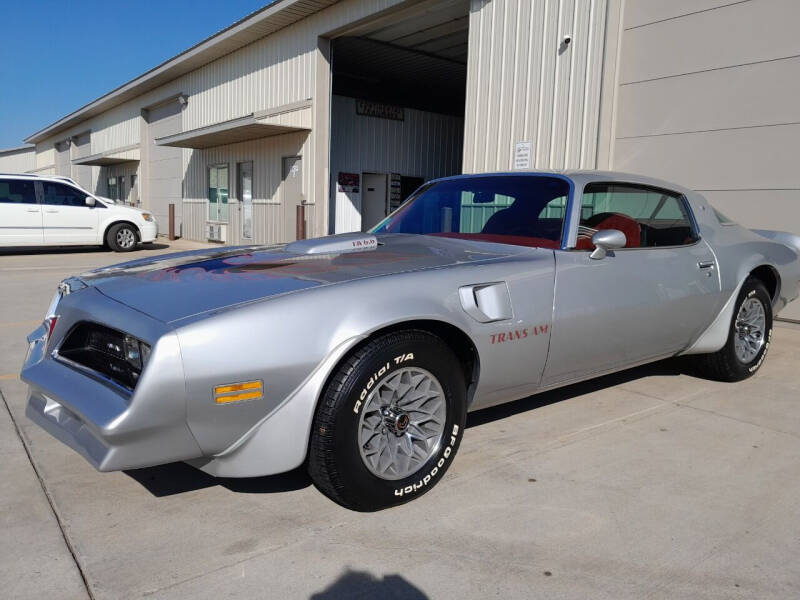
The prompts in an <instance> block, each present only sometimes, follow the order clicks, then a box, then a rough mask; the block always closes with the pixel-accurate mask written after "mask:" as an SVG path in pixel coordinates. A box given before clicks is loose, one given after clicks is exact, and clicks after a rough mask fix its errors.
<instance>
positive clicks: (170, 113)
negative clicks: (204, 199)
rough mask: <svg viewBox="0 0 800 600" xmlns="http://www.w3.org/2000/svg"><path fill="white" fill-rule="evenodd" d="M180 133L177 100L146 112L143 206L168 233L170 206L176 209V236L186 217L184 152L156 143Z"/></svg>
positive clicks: (160, 228) (160, 229) (161, 230)
mask: <svg viewBox="0 0 800 600" xmlns="http://www.w3.org/2000/svg"><path fill="white" fill-rule="evenodd" d="M180 131H181V104H180V103H179V102H178V101H177V99H176V100H174V101H172V102H168V103H166V104H162V105H160V106H156V107H154V108H151V109H149V110H148V111H147V136H146V140H145V148H146V155H147V156H146V157H143V160H145V161H146V163H147V164H146V170H147V178H146V180H145V181H146V184H145V185H146V189H143V190H142V194H141V200H142V206H143V207H144V208H147V209H149V210H150V211H151V212H152V213H153V216H155V218H156V221H157V222H158V230H159V231H160V232H162V233H166V232H167V231H168V230H169V205H170V204H174V205H175V232H176V234H178V235H180V232H181V216H182V214H183V210H182V208H183V193H182V191H183V162H182V161H183V150H182V149H181V148H174V147H172V146H157V145H156V144H154V143H153V140H156V139H158V138H162V137H166V136H169V135H175V134H177V133H180Z"/></svg>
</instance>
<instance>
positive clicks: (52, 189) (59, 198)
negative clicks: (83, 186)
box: [42, 181, 86, 207]
mask: <svg viewBox="0 0 800 600" xmlns="http://www.w3.org/2000/svg"><path fill="white" fill-rule="evenodd" d="M42 187H43V188H44V203H45V204H51V205H55V206H83V207H85V206H86V193H85V192H80V191H78V190H76V189H75V188H74V187H71V186H68V185H64V184H63V183H53V182H52V181H43V182H42Z"/></svg>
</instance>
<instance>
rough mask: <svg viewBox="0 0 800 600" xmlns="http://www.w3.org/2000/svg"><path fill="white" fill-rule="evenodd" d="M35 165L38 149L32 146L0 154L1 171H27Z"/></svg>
mask: <svg viewBox="0 0 800 600" xmlns="http://www.w3.org/2000/svg"><path fill="white" fill-rule="evenodd" d="M35 166H36V150H35V149H34V148H33V147H32V146H31V147H30V148H26V149H24V150H17V151H14V152H7V153H4V154H0V173H27V172H28V171H30V170H31V169H33V168H35Z"/></svg>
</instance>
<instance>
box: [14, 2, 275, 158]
mask: <svg viewBox="0 0 800 600" xmlns="http://www.w3.org/2000/svg"><path fill="white" fill-rule="evenodd" d="M271 1H272V0H213V1H212V0H160V1H154V0H140V1H139V2H133V1H130V0H105V1H101V0H46V1H45V0H0V23H2V26H3V27H2V29H3V43H2V45H0V148H10V147H14V146H20V145H22V140H23V138H25V137H27V136H29V135H30V134H32V133H34V132H35V131H38V130H39V129H41V128H42V127H44V126H46V125H49V124H50V123H52V122H53V121H56V120H57V119H59V118H61V117H63V116H64V115H66V114H68V113H70V112H72V111H73V110H75V109H77V108H79V107H81V106H83V105H84V104H86V103H87V102H90V101H92V100H94V99H95V98H97V97H99V96H101V95H103V94H105V93H106V92H109V91H111V90H112V89H114V88H115V87H117V86H119V85H121V84H122V83H125V82H126V81H128V80H130V79H132V78H134V77H136V76H137V75H140V74H142V73H144V72H145V71H147V70H148V69H150V68H152V67H154V66H156V65H157V64H159V63H161V62H163V61H164V60H166V59H168V58H171V57H172V56H175V55H176V54H178V53H179V52H181V51H183V50H185V49H186V48H188V47H190V46H193V45H195V44H196V43H197V42H199V41H201V40H202V39H204V38H206V37H208V36H210V35H212V34H214V33H216V32H217V31H219V30H221V29H224V28H225V27H227V26H228V25H230V24H232V23H234V22H235V21H238V20H239V19H241V18H242V17H244V16H245V15H247V14H249V13H251V12H253V11H255V10H258V9H259V8H261V7H262V6H264V5H266V4H271ZM151 13H155V14H156V15H158V18H153V17H151V16H150V14H151Z"/></svg>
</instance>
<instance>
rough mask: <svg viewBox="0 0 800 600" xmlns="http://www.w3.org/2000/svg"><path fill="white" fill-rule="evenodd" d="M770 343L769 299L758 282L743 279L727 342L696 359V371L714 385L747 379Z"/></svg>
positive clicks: (770, 317)
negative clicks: (715, 383) (715, 382)
mask: <svg viewBox="0 0 800 600" xmlns="http://www.w3.org/2000/svg"><path fill="white" fill-rule="evenodd" d="M743 341H746V342H747V343H744V344H743ZM771 342H772V299H771V298H770V295H769V292H767V288H766V287H764V284H763V283H761V281H759V280H758V279H752V278H751V279H747V281H745V282H744V284H743V285H742V289H741V290H740V291H739V296H738V297H737V298H736V306H735V307H734V310H733V318H732V319H731V323H730V329H729V332H728V340H727V342H726V343H725V345H724V346H723V347H722V348H721V349H720V350H719V351H717V352H714V353H713V354H702V355H699V356H697V357H696V358H695V361H696V365H697V368H698V371H699V372H700V374H701V375H703V376H705V377H708V378H709V379H716V380H718V381H741V380H742V379H747V378H748V377H750V376H751V375H754V374H755V372H756V371H758V369H760V368H761V365H762V364H763V363H764V359H765V358H766V357H767V352H768V351H769V345H770V343H771ZM743 347H744V348H745V350H743Z"/></svg>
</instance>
